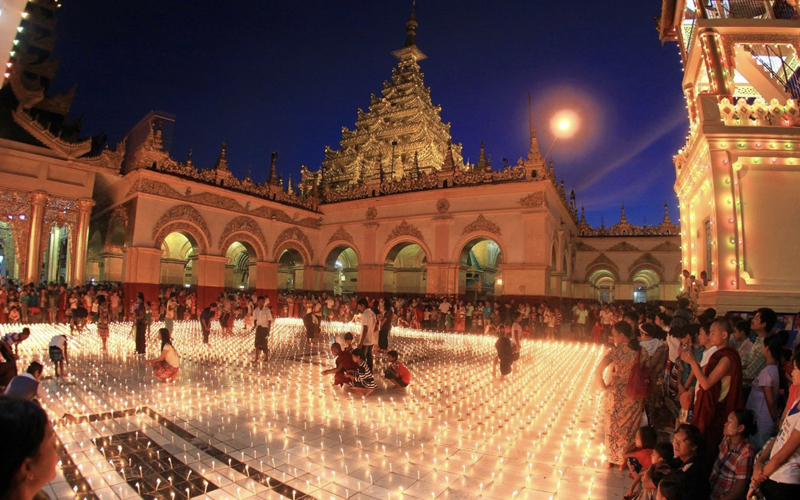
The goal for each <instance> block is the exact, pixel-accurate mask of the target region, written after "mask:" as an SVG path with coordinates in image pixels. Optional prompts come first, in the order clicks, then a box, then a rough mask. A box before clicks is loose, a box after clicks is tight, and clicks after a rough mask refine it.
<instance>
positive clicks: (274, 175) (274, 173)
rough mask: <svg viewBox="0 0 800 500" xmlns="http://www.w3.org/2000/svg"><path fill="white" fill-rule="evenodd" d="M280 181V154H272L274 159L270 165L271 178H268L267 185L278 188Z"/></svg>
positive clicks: (274, 152) (275, 152)
mask: <svg viewBox="0 0 800 500" xmlns="http://www.w3.org/2000/svg"><path fill="white" fill-rule="evenodd" d="M279 182H280V181H279V180H278V152H277V151H273V152H272V159H271V161H270V164H269V177H268V178H267V184H272V185H273V186H277V185H278V183H279Z"/></svg>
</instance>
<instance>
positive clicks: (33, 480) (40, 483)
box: [0, 396, 59, 500]
mask: <svg viewBox="0 0 800 500" xmlns="http://www.w3.org/2000/svg"><path fill="white" fill-rule="evenodd" d="M0 429H3V439H2V446H0V464H3V466H2V467H0V498H2V499H8V500H33V499H37V500H41V499H47V498H49V497H48V496H47V495H46V494H45V493H44V492H42V491H41V489H42V488H44V486H45V485H46V484H47V483H49V482H50V481H52V480H53V479H54V478H55V477H56V466H57V465H58V461H59V458H58V453H57V451H56V450H57V447H56V434H55V431H53V426H52V425H50V422H49V420H48V418H47V413H45V411H44V410H43V409H42V408H41V407H40V406H39V405H37V404H36V403H34V402H33V401H28V400H25V399H15V398H9V397H6V396H0Z"/></svg>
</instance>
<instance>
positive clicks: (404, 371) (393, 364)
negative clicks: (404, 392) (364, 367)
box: [383, 351, 411, 389]
mask: <svg viewBox="0 0 800 500" xmlns="http://www.w3.org/2000/svg"><path fill="white" fill-rule="evenodd" d="M386 356H387V357H388V358H389V367H388V368H387V369H386V370H385V371H384V372H383V376H384V377H385V378H386V380H390V381H391V382H392V383H393V384H394V387H392V389H402V388H404V387H408V384H409V382H411V372H410V371H408V368H406V365H404V364H403V363H402V362H401V361H400V360H399V359H398V358H399V357H400V356H399V355H398V354H397V351H389V352H388V353H386Z"/></svg>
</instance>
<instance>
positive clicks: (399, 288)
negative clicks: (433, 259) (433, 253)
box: [383, 241, 428, 294]
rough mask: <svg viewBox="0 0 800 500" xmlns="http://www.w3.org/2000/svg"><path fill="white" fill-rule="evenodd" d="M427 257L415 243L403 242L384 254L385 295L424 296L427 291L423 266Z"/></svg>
mask: <svg viewBox="0 0 800 500" xmlns="http://www.w3.org/2000/svg"><path fill="white" fill-rule="evenodd" d="M427 262H428V256H427V255H426V254H425V250H424V249H423V248H422V247H421V246H419V245H418V244H416V243H412V242H408V241H403V242H400V243H397V244H396V245H394V246H393V247H392V248H391V250H389V253H387V254H386V260H385V262H384V268H383V269H384V270H383V291H384V292H386V293H399V294H407V293H415V294H424V293H426V292H427V289H428V281H427V280H428V276H427V272H426V270H425V264H427Z"/></svg>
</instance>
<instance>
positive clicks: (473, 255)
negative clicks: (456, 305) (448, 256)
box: [457, 236, 503, 300]
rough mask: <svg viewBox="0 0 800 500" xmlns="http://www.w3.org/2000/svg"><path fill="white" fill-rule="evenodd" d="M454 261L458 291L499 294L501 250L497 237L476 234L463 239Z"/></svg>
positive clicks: (472, 295) (473, 296)
mask: <svg viewBox="0 0 800 500" xmlns="http://www.w3.org/2000/svg"><path fill="white" fill-rule="evenodd" d="M457 262H458V288H457V290H458V294H459V295H465V296H466V297H467V299H468V300H486V299H491V298H494V297H498V296H500V295H501V294H502V287H503V281H502V276H503V275H502V270H501V268H502V264H503V251H502V248H501V246H500V244H499V243H498V242H497V240H496V239H494V238H490V237H487V236H476V237H473V238H471V239H469V240H468V241H466V242H464V243H462V244H461V248H460V251H459V255H458V261H457Z"/></svg>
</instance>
